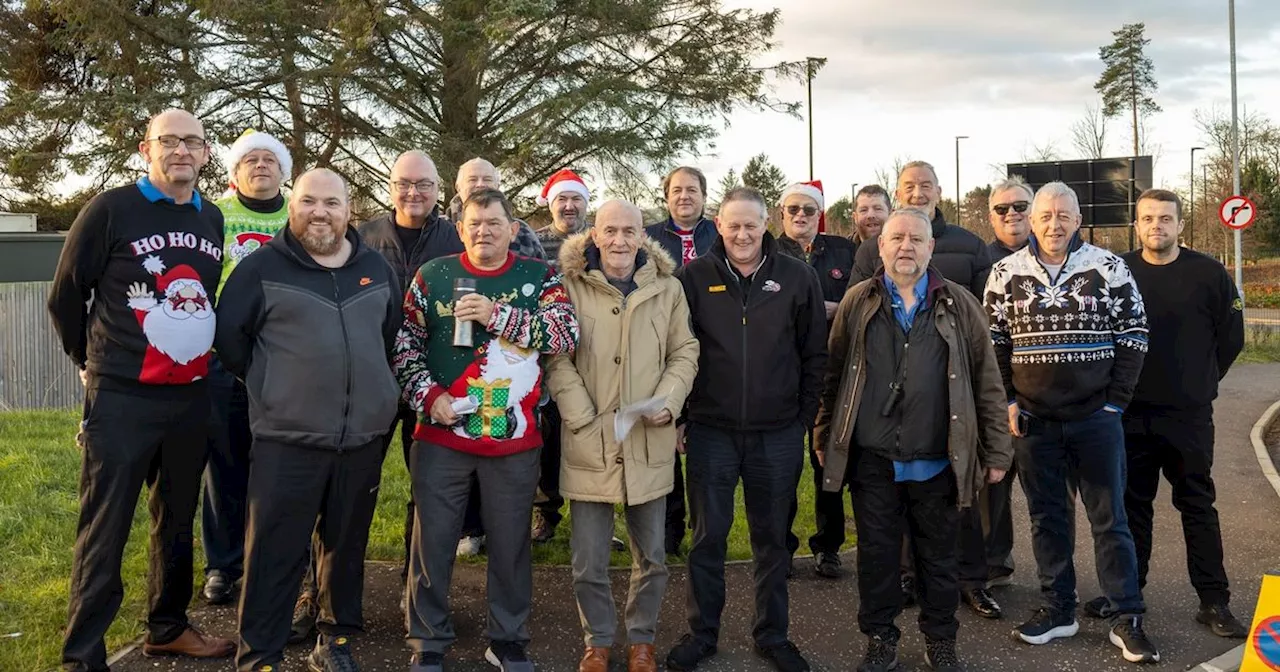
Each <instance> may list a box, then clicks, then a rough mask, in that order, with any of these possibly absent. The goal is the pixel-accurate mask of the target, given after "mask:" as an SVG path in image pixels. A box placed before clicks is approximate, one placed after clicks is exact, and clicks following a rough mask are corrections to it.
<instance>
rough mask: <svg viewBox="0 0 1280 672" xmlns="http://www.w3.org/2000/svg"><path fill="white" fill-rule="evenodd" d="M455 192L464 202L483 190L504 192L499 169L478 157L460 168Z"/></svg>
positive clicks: (455, 183)
mask: <svg viewBox="0 0 1280 672" xmlns="http://www.w3.org/2000/svg"><path fill="white" fill-rule="evenodd" d="M453 188H454V192H455V193H457V194H458V198H460V199H462V202H464V203H465V202H466V201H467V199H468V198H470V197H471V194H473V193H475V192H477V191H479V190H481V189H497V190H498V191H501V190H502V179H501V178H500V177H499V176H498V169H497V168H496V167H495V166H494V165H493V164H492V163H490V162H489V161H488V160H486V159H482V158H480V157H478V156H477V157H476V158H474V159H471V160H470V161H468V162H466V163H464V164H462V165H461V166H459V167H458V179H457V180H455V181H454V183H453Z"/></svg>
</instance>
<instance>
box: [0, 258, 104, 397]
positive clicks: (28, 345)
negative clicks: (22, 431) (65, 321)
mask: <svg viewBox="0 0 1280 672" xmlns="http://www.w3.org/2000/svg"><path fill="white" fill-rule="evenodd" d="M50 284H52V283H48V282H13V283H0V411H4V410H13V409H27V408H67V407H75V406H79V405H80V404H81V403H83V401H84V388H83V387H82V386H81V385H80V376H79V375H78V374H77V373H76V368H75V366H73V365H72V364H71V360H70V359H69V358H68V357H67V356H66V354H64V353H63V352H62V345H61V344H60V343H59V341H58V336H57V334H56V333H55V332H54V330H53V324H52V323H51V322H50V321H49V311H48V309H47V308H46V307H45V301H46V299H47V298H48V296H49V286H50Z"/></svg>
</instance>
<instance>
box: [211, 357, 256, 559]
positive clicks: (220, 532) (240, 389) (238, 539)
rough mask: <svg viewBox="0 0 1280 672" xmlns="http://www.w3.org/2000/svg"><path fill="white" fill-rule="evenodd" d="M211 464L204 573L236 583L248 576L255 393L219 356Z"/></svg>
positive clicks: (214, 376)
mask: <svg viewBox="0 0 1280 672" xmlns="http://www.w3.org/2000/svg"><path fill="white" fill-rule="evenodd" d="M209 398H210V400H211V401H212V409H211V413H210V416H209V464H208V466H207V467H205V471H204V508H202V509H201V511H200V527H201V531H200V541H201V543H202V544H204V556H205V563H204V573H205V574H211V573H213V572H219V573H221V574H223V575H225V576H226V577H227V578H228V579H231V580H232V581H235V580H236V579H239V578H240V577H241V576H242V575H243V574H244V528H245V520H246V518H247V516H248V508H249V505H248V490H249V449H250V447H251V446H252V445H253V434H252V433H251V432H250V431H249V395H248V393H247V392H246V391H245V388H244V383H242V382H240V381H239V380H236V378H235V376H233V375H231V373H230V372H228V371H227V370H226V369H224V368H222V363H221V362H220V361H218V358H217V357H216V356H214V357H212V358H211V359H210V362H209Z"/></svg>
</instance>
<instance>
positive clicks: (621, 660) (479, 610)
mask: <svg viewBox="0 0 1280 672" xmlns="http://www.w3.org/2000/svg"><path fill="white" fill-rule="evenodd" d="M1277 398H1280V364H1266V365H1257V364H1254V365H1240V366H1237V367H1236V368H1235V369H1233V370H1232V372H1231V375H1230V376H1228V377H1227V379H1226V380H1225V381H1224V382H1223V385H1222V395H1221V397H1220V398H1219V399H1218V402H1217V449H1216V450H1217V452H1216V458H1217V459H1216V464H1215V465H1214V467H1215V468H1214V473H1215V475H1216V477H1217V486H1218V505H1219V511H1220V513H1221V517H1222V526H1223V534H1224V536H1225V543H1226V548H1227V573H1228V575H1229V576H1230V577H1231V579H1232V582H1233V583H1232V588H1233V592H1234V593H1235V598H1234V600H1233V603H1232V607H1233V608H1234V610H1235V612H1236V615H1237V616H1239V617H1240V618H1241V620H1243V621H1245V622H1246V623H1247V622H1248V621H1249V620H1251V618H1252V616H1253V608H1254V603H1255V601H1256V599H1257V591H1258V586H1259V584H1260V582H1261V576H1262V574H1263V572H1265V571H1267V570H1274V569H1277V568H1280V525H1277V524H1276V521H1277V520H1280V498H1277V497H1276V493H1275V491H1274V490H1273V489H1272V488H1271V486H1270V485H1269V484H1268V482H1267V481H1266V479H1264V478H1263V477H1262V475H1261V473H1260V471H1259V469H1258V463H1257V460H1256V458H1255V456H1254V450H1253V448H1252V445H1251V444H1250V442H1249V431H1250V429H1251V428H1252V426H1253V424H1254V422H1256V421H1257V419H1258V417H1259V416H1260V415H1261V414H1262V413H1263V411H1265V410H1266V408H1267V406H1268V405H1270V404H1271V403H1272V402H1273V401H1275V400H1276V399H1277ZM1168 493H1169V490H1168V484H1167V483H1164V484H1162V485H1161V498H1160V499H1161V502H1160V504H1159V505H1158V508H1157V520H1156V529H1155V535H1156V548H1155V553H1154V555H1153V557H1152V571H1151V577H1150V583H1149V584H1148V586H1147V590H1146V598H1147V608H1148V616H1147V632H1148V633H1149V634H1150V635H1151V637H1152V638H1153V639H1154V641H1155V642H1156V643H1157V645H1158V646H1159V647H1160V651H1161V655H1162V662H1161V663H1160V664H1159V665H1157V666H1155V667H1156V668H1159V669H1167V670H1185V669H1188V668H1191V667H1194V666H1196V665H1198V664H1199V663H1201V662H1203V661H1206V660H1208V659H1210V658H1213V657H1214V656H1217V655H1218V654H1221V653H1223V652H1225V651H1227V650H1228V649H1231V648H1233V647H1235V646H1236V645H1237V644H1238V643H1239V642H1238V641H1229V640H1225V639H1219V638H1217V637H1214V636H1213V635H1211V634H1209V633H1208V632H1207V631H1206V630H1205V629H1203V628H1202V627H1201V626H1198V625H1196V624H1195V622H1194V621H1193V620H1192V619H1193V617H1194V616H1195V611H1196V607H1197V601H1196V596H1195V593H1194V591H1192V589H1191V587H1190V585H1189V584H1188V581H1187V574H1186V564H1185V555H1184V550H1183V548H1184V547H1183V542H1182V533H1181V529H1180V524H1179V522H1178V515H1177V512H1176V511H1175V510H1174V509H1173V508H1172V507H1171V506H1170V505H1169V504H1168ZM1014 507H1015V508H1014V510H1015V523H1016V524H1017V525H1018V530H1017V548H1016V550H1015V558H1016V561H1017V564H1018V571H1017V573H1016V575H1015V579H1016V584H1015V585H1013V586H1010V587H1007V588H1000V589H997V591H996V597H997V599H998V600H999V601H1000V603H1001V605H1002V606H1003V607H1004V610H1005V619H1004V620H1001V621H985V620H983V619H980V618H977V617H975V616H973V615H972V614H971V613H970V612H969V611H968V610H967V608H965V607H963V606H962V607H961V614H960V620H961V629H960V640H959V649H960V653H961V656H962V657H963V659H964V661H965V662H966V663H967V669H968V670H971V671H980V670H981V671H986V670H989V671H992V672H997V671H999V672H1004V671H1008V672H1025V671H1033V670H1034V671H1036V672H1041V671H1045V672H1047V671H1050V670H1054V671H1078V672H1086V671H1087V672H1103V671H1108V670H1131V669H1135V667H1134V666H1132V665H1130V664H1127V663H1125V662H1123V660H1122V659H1121V658H1120V654H1119V650H1118V649H1116V648H1115V647H1113V646H1112V645H1111V644H1109V643H1108V642H1107V639H1106V632H1107V631H1106V627H1105V625H1104V624H1103V623H1101V622H1098V621H1091V620H1088V619H1087V618H1085V617H1083V616H1082V617H1081V629H1080V634H1078V635H1076V636H1075V637H1074V638H1071V639H1069V640H1059V641H1055V642H1053V643H1051V644H1049V645H1046V646H1040V647H1032V646H1027V645H1023V644H1019V643H1016V642H1014V641H1013V640H1012V639H1011V637H1010V634H1009V633H1010V630H1011V628H1013V626H1014V625H1016V624H1017V623H1019V622H1021V620H1023V619H1024V618H1025V617H1027V616H1028V615H1030V613H1031V612H1033V611H1034V610H1035V607H1036V604H1037V598H1038V595H1039V589H1038V586H1037V583H1036V578H1035V562H1034V560H1033V559H1032V556H1031V548H1030V544H1029V541H1028V535H1029V531H1028V528H1029V522H1028V519H1027V517H1026V505H1025V503H1023V501H1022V497H1021V492H1020V491H1018V494H1017V497H1016V502H1015V504H1014ZM1078 508H1079V507H1078ZM1019 512H1020V515H1017V514H1018V513H1019ZM1078 530H1079V532H1078V533H1077V539H1078V542H1077V551H1076V563H1077V565H1076V567H1077V574H1078V576H1079V577H1080V579H1079V580H1080V584H1079V590H1080V595H1081V598H1082V601H1083V600H1087V599H1089V598H1091V597H1093V596H1095V595H1097V594H1098V584H1097V580H1096V578H1095V574H1094V560H1093V553H1092V550H1091V539H1090V535H1089V533H1088V523H1087V521H1085V520H1084V518H1083V515H1081V518H1080V520H1079V521H1078ZM845 567H846V569H850V568H851V567H852V557H851V556H847V559H846V563H845ZM797 568H798V569H799V570H800V571H798V572H797V578H796V579H795V580H794V581H793V582H792V583H791V634H792V638H793V639H794V641H795V642H796V643H797V645H799V647H800V649H801V650H802V651H803V652H804V653H805V654H806V655H807V656H808V658H809V660H810V662H811V663H812V665H813V667H814V669H815V670H824V671H826V670H829V671H836V670H849V671H852V670H854V669H855V668H856V667H857V664H858V661H859V659H860V657H861V655H862V650H863V645H864V641H865V640H864V639H863V637H862V636H861V635H860V634H859V633H858V632H857V626H856V619H855V615H856V609H857V593H856V587H855V585H854V583H855V582H854V580H853V577H852V576H849V575H847V576H846V577H845V579H843V580H840V581H829V580H823V579H819V578H816V577H814V576H813V574H812V573H811V572H810V571H808V565H807V562H806V561H804V560H797ZM454 576H455V581H454V583H455V585H454V590H453V604H454V608H455V622H456V628H457V631H458V636H459V641H458V643H457V645H456V646H455V647H454V648H453V650H452V651H451V652H450V655H449V658H448V659H447V664H449V669H450V670H453V671H455V672H480V671H482V670H492V669H493V668H491V667H489V666H488V665H487V664H485V663H484V662H483V659H482V656H483V652H484V646H485V642H484V641H483V632H484V618H485V608H484V606H483V605H484V602H483V599H484V570H483V567H481V566H460V567H459V568H458V571H457V572H456V573H455V575H454ZM726 578H727V581H728V594H729V596H730V598H729V604H728V606H727V608H726V610H725V615H724V621H725V622H724V630H723V632H722V636H721V641H720V653H719V655H718V656H716V657H715V658H713V659H711V660H709V661H707V662H706V663H704V664H703V665H702V666H701V667H700V668H699V669H700V670H708V671H709V672H728V671H730V670H732V671H734V672H752V671H757V670H758V671H761V672H764V671H767V670H771V669H772V668H771V667H770V666H769V665H767V664H766V663H764V662H763V661H762V660H761V659H760V658H758V657H756V655H755V654H754V653H753V652H752V650H751V639H750V632H751V619H752V614H753V609H752V600H751V576H750V568H749V566H745V565H735V566H731V567H730V568H729V569H728V571H727V577H726ZM534 579H535V586H536V588H535V595H534V613H533V619H532V622H531V623H530V631H531V633H532V636H533V643H532V644H531V645H530V648H529V653H530V656H531V657H532V658H533V659H534V660H535V662H537V664H538V668H539V669H540V670H544V671H547V672H573V671H574V670H576V669H577V667H576V666H577V658H578V656H579V654H580V653H581V646H582V640H581V639H580V634H579V633H580V629H579V626H578V614H577V610H576V608H575V606H574V601H573V591H572V587H571V585H570V575H569V571H568V570H567V569H565V568H555V567H546V568H538V569H537V570H536V571H535V575H534ZM367 586H368V588H367V590H366V595H365V604H366V618H367V621H368V632H367V634H366V635H364V636H363V637H361V638H360V639H359V640H358V641H357V644H356V649H355V650H356V654H357V656H358V660H359V662H360V663H361V667H362V669H364V670H366V671H367V672H380V671H383V670H407V669H408V665H407V661H408V654H407V653H406V651H405V648H404V645H403V641H402V634H403V625H402V622H401V616H400V613H399V610H398V608H397V603H398V591H399V589H400V586H401V582H400V578H399V571H398V568H397V567H393V566H391V565H388V564H383V563H370V564H369V571H368V576H367ZM624 590H625V575H623V574H618V573H615V574H614V592H615V594H616V595H617V596H618V599H621V598H622V594H623V591H624ZM685 590H686V583H685V573H684V570H683V568H672V575H671V582H670V587H669V588H668V595H667V599H666V600H665V602H664V605H663V612H662V617H661V625H660V627H659V631H658V648H659V654H660V656H661V655H665V651H666V650H667V649H668V648H669V647H670V646H671V645H672V644H673V643H674V642H675V640H676V639H678V638H679V636H680V635H681V634H682V633H683V632H684V618H683V613H684V611H683V607H684V599H685ZM917 613H918V612H917V611H916V610H914V609H913V610H909V611H908V612H906V614H904V615H903V617H901V618H900V619H899V626H901V627H903V630H904V631H905V635H904V637H903V641H902V647H901V651H900V660H901V662H902V664H901V665H900V667H899V669H901V670H904V672H911V671H915V670H927V669H928V668H927V667H926V666H925V664H924V658H923V639H922V637H921V635H920V634H919V632H918V631H916V630H915V629H914V623H913V621H914V620H915V617H916V614H917ZM193 619H194V620H195V621H196V622H197V623H198V624H199V625H200V626H201V627H203V628H206V629H207V630H209V631H210V632H213V633H216V634H218V635H222V636H234V634H235V615H234V611H233V610H232V609H231V608H217V609H210V608H206V607H202V608H201V609H199V610H196V611H194V612H193ZM621 637H622V635H621V634H620V638H621ZM620 641H621V639H620ZM305 654H306V649H305V647H294V648H291V649H290V651H289V659H288V661H287V663H286V664H285V665H284V668H283V669H285V670H305V669H306V666H305V663H304V662H302V661H303V658H304V656H305ZM114 669H115V670H117V671H119V672H142V671H144V670H146V671H151V670H196V671H206V670H207V671H213V670H231V669H233V666H232V664H231V663H230V662H229V661H221V662H220V663H193V662H191V661H181V662H177V661H166V660H152V659H146V658H143V657H142V655H141V654H140V652H138V651H136V650H135V651H133V652H131V653H130V654H128V655H126V656H125V657H124V659H123V660H121V661H120V662H119V663H117V664H116V665H115V666H114ZM611 669H612V670H614V671H624V670H626V659H625V652H624V650H623V649H622V647H621V646H618V647H615V652H614V663H613V667H612V668H611Z"/></svg>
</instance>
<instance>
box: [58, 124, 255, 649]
mask: <svg viewBox="0 0 1280 672" xmlns="http://www.w3.org/2000/svg"><path fill="white" fill-rule="evenodd" d="M138 152H139V153H140V154H141V155H142V158H143V160H145V161H146V164H147V174H146V175H143V176H142V177H140V178H138V181H137V183H135V184H130V185H126V186H122V187H116V188H115V189H110V190H108V191H105V192H103V193H101V194H99V195H97V196H95V197H94V198H93V199H92V200H91V201H89V204H88V205H86V206H85V207H84V209H83V210H81V211H80V214H79V215H78V216H77V217H76V221H75V222H74V223H73V224H72V225H71V230H70V231H69V232H68V233H67V240H66V243H65V244H64V245H63V246H62V256H61V258H60V259H59V260H58V268H57V270H56V271H55V272H54V276H53V287H52V289H51V290H50V292H49V313H50V316H51V317H52V319H53V327H54V329H55V330H56V331H57V333H58V336H59V338H60V339H61V341H62V347H63V350H64V351H66V353H67V356H69V357H70V358H71V361H72V363H73V364H75V366H76V368H77V369H79V370H80V379H81V380H82V381H83V382H84V386H85V397H84V415H83V421H82V422H81V429H82V432H81V434H80V437H78V441H79V442H80V448H81V458H82V459H81V469H80V518H79V522H78V523H77V525H76V545H75V549H74V550H73V556H72V560H71V595H70V602H71V608H70V613H69V614H68V616H67V629H66V634H65V636H64V639H63V646H62V665H63V668H64V669H66V670H71V671H76V672H81V671H83V672H88V671H90V670H105V669H107V648H106V644H105V643H104V642H103V637H105V636H106V634H107V629H108V628H109V627H110V626H111V621H112V620H114V619H115V617H116V612H117V611H118V610H119V609H120V600H121V596H122V595H123V594H124V584H123V582H122V581H121V578H120V563H121V558H122V557H123V555H124V549H125V543H126V542H127V541H128V539H129V526H130V525H131V524H132V522H133V513H134V510H135V509H136V508H137V505H138V492H139V490H140V489H141V488H142V487H143V484H144V483H145V484H146V485H147V487H148V488H149V489H150V491H151V506H150V511H151V526H150V527H151V544H150V551H149V553H150V556H151V561H150V566H151V572H150V574H151V575H150V576H149V577H148V580H147V582H146V586H147V604H148V608H147V634H146V638H145V641H144V643H143V645H142V650H143V653H145V654H147V655H185V656H193V657H198V658H222V657H226V656H229V655H231V654H232V652H234V651H235V645H234V644H233V643H232V642H230V641H229V640H226V639H221V638H218V637H210V636H207V635H204V634H202V633H201V632H200V631H199V630H196V629H195V627H193V626H192V625H191V623H190V621H188V620H187V604H188V603H189V602H190V601H191V592H192V552H191V539H192V536H193V534H192V530H191V527H192V522H193V520H194V518H195V513H196V503H197V501H198V500H199V497H200V474H201V472H203V471H204V463H205V454H206V450H207V445H206V440H207V435H208V426H209V410H210V408H209V407H210V404H209V388H208V385H207V383H206V379H207V377H208V375H209V350H210V347H211V346H212V345H213V336H214V324H215V315H214V295H213V293H212V292H211V291H209V290H210V289H211V288H215V287H217V286H218V278H219V276H220V274H221V273H222V254H223V252H222V249H223V248H222V243H223V237H222V213H221V212H220V211H219V210H218V208H217V206H215V205H213V204H211V203H208V202H205V201H204V199H202V198H201V196H200V192H199V191H197V190H196V180H197V179H198V177H199V174H200V169H201V168H203V167H204V166H205V164H206V163H208V161H209V144H208V141H207V140H206V139H205V135H204V126H203V125H202V124H201V123H200V120H198V119H196V118H195V116H194V115H192V114H191V113H190V112H186V111H183V110H165V111H164V112H161V113H160V114H158V115H156V116H155V117H153V118H152V119H151V122H150V123H149V124H147V132H146V135H145V136H144V137H143V139H142V141H141V142H139V143H138Z"/></svg>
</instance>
